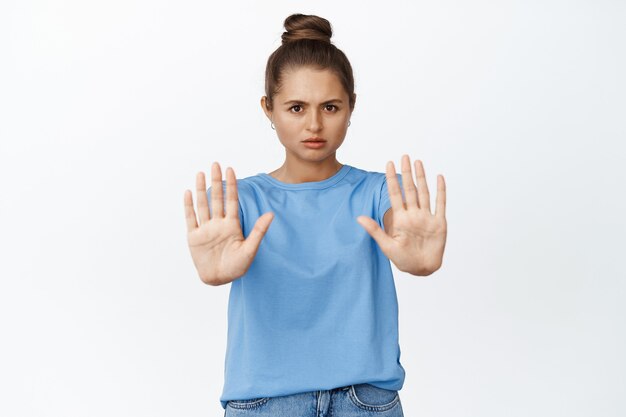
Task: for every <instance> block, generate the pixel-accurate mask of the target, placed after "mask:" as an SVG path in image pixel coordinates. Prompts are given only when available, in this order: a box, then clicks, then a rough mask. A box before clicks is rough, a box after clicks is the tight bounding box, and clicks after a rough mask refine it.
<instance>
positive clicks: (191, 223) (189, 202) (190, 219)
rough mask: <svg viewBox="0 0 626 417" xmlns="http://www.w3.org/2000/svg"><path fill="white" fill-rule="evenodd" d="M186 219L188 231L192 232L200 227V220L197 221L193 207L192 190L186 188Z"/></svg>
mask: <svg viewBox="0 0 626 417" xmlns="http://www.w3.org/2000/svg"><path fill="white" fill-rule="evenodd" d="M184 201H185V220H186V223H187V231H188V232H191V231H192V230H194V229H196V228H197V227H198V222H197V221H196V212H195V211H194V209H193V197H192V195H191V191H190V190H185V197H184Z"/></svg>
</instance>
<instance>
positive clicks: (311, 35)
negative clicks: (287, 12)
mask: <svg viewBox="0 0 626 417" xmlns="http://www.w3.org/2000/svg"><path fill="white" fill-rule="evenodd" d="M284 26H285V29H287V31H286V32H283V35H282V40H283V45H284V44H286V43H288V42H293V41H297V40H300V39H314V40H318V41H323V42H327V43H330V38H331V37H332V36H333V30H332V27H331V26H330V22H329V21H328V20H326V19H324V18H323V17H319V16H315V15H305V14H300V13H296V14H292V15H291V16H288V17H287V18H286V19H285V23H284Z"/></svg>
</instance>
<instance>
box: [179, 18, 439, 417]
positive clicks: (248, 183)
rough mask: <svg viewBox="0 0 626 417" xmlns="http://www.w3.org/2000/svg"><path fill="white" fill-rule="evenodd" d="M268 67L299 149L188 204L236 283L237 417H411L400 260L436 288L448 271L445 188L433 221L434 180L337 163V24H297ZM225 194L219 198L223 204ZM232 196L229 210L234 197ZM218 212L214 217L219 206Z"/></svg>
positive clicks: (350, 94)
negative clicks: (406, 407) (434, 279)
mask: <svg viewBox="0 0 626 417" xmlns="http://www.w3.org/2000/svg"><path fill="white" fill-rule="evenodd" d="M284 25H285V28H286V32H285V33H284V34H283V36H282V40H283V42H282V45H281V46H280V47H279V48H278V49H277V50H276V51H274V53H272V55H270V57H269V59H268V61H267V67H266V78H265V90H266V95H265V96H263V97H262V99H261V107H262V109H263V111H264V112H265V114H266V115H267V117H268V119H269V120H270V122H271V127H272V128H273V129H275V130H276V134H277V136H278V139H279V140H280V142H281V143H282V144H283V146H284V147H285V162H284V163H283V165H282V166H281V167H279V168H278V169H276V170H274V171H272V172H270V173H269V174H266V173H259V174H257V175H255V176H251V177H247V178H244V179H240V180H237V179H236V177H235V173H234V171H233V169H232V168H230V167H228V168H227V169H226V181H225V182H224V181H222V172H221V168H220V166H219V164H218V163H217V162H215V163H213V165H212V167H211V187H210V188H209V189H208V190H207V189H206V184H205V177H204V173H202V172H199V173H198V174H197V177H196V189H197V194H198V195H197V211H198V219H196V212H195V211H194V207H193V199H192V195H191V191H190V190H185V196H184V203H185V215H186V220H187V229H188V242H189V249H190V252H191V256H192V259H193V262H194V265H195V267H196V268H197V270H198V274H199V276H200V279H201V280H202V281H203V282H205V283H207V284H210V285H223V284H228V283H231V288H230V298H229V305H228V338H227V350H226V360H225V372H224V375H225V381H224V389H223V392H222V395H221V397H220V402H221V405H222V407H223V408H224V409H225V415H232V416H235V415H241V416H244V415H245V416H274V417H277V416H289V417H294V416H297V417H308V416H311V417H313V416H319V415H332V416H335V417H339V416H357V415H373V414H372V413H373V412H374V413H375V414H380V415H384V416H402V415H403V413H402V405H401V403H400V398H399V395H398V390H400V389H401V388H402V385H403V383H404V376H405V372H404V368H403V367H402V365H401V364H400V347H399V345H398V304H397V297H396V291H395V286H394V281H393V275H392V271H391V265H390V261H391V262H393V263H394V265H396V267H397V268H398V269H399V270H400V271H403V272H407V273H409V274H412V275H417V276H426V275H430V274H432V273H433V272H434V271H436V270H437V269H439V268H440V267H441V263H442V258H443V252H444V247H445V242H446V232H447V226H446V219H445V195H446V194H445V183H444V179H443V176H438V179H437V205H436V208H435V214H434V215H433V214H431V209H430V196H429V192H428V187H427V185H426V180H425V177H424V168H423V167H422V164H421V162H420V161H416V162H415V171H416V176H417V187H416V185H415V183H414V182H413V172H412V169H411V161H410V159H409V156H408V155H403V157H402V166H401V167H402V170H401V171H402V175H399V174H396V171H395V167H394V165H393V162H391V161H390V162H388V163H387V166H386V173H384V174H383V173H379V172H369V171H365V170H362V169H359V168H356V167H354V166H350V165H348V164H342V163H340V162H339V161H337V158H336V151H337V149H338V148H339V147H340V146H341V144H342V142H343V140H344V138H345V136H346V132H347V129H348V126H350V116H351V114H352V111H353V110H354V106H355V102H356V94H354V80H353V76H352V68H351V66H350V63H349V62H348V59H347V58H346V56H345V55H344V53H343V52H342V51H341V50H339V49H337V47H335V46H334V45H333V44H332V43H331V41H330V38H331V36H332V30H331V26H330V23H329V22H328V21H327V20H326V19H323V18H321V17H318V16H312V15H301V14H294V15H291V16H289V17H288V18H287V19H286V20H285V23H284ZM211 191H213V192H211ZM224 195H225V198H224ZM209 200H210V201H211V206H210V207H209V204H208V201H209Z"/></svg>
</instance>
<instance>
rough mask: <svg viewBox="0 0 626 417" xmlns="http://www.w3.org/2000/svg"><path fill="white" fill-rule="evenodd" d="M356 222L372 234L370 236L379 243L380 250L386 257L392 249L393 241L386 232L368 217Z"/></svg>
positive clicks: (358, 218)
mask: <svg viewBox="0 0 626 417" xmlns="http://www.w3.org/2000/svg"><path fill="white" fill-rule="evenodd" d="M356 221H357V222H358V223H359V224H360V225H361V226H362V227H363V228H364V229H365V230H366V231H367V233H369V234H370V236H371V237H372V238H373V239H374V240H375V241H376V243H378V246H380V249H381V250H382V251H383V253H384V254H385V255H386V254H387V253H388V251H389V248H390V247H391V243H392V241H393V239H392V238H391V237H389V236H388V235H387V233H385V231H384V230H383V229H382V228H381V227H380V226H379V225H378V223H376V221H375V220H374V219H372V218H371V217H367V216H359V217H357V218H356Z"/></svg>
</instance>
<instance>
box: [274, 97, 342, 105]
mask: <svg viewBox="0 0 626 417" xmlns="http://www.w3.org/2000/svg"><path fill="white" fill-rule="evenodd" d="M289 103H302V104H309V103H307V102H306V101H302V100H289V101H285V102H284V103H283V104H289ZM327 103H343V101H341V100H340V99H338V98H333V99H330V100H326V101H324V102H323V103H322V104H327Z"/></svg>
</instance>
